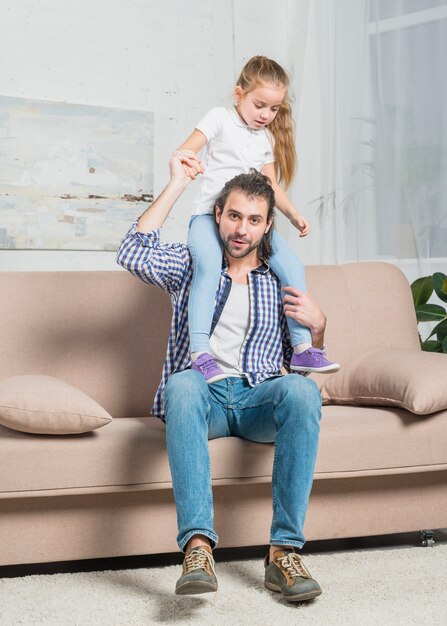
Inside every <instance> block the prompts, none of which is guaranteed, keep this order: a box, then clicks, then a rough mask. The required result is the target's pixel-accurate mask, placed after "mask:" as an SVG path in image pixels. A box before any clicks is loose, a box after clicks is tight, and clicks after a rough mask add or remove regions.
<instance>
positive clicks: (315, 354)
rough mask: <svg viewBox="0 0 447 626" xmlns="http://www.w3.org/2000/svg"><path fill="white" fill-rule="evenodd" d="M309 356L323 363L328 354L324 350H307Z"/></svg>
mask: <svg viewBox="0 0 447 626" xmlns="http://www.w3.org/2000/svg"><path fill="white" fill-rule="evenodd" d="M307 354H309V355H310V356H311V357H312V358H313V359H315V360H316V361H322V360H323V359H324V357H325V355H326V352H325V351H324V350H320V349H319V348H309V350H307Z"/></svg>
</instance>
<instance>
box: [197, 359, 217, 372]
mask: <svg viewBox="0 0 447 626" xmlns="http://www.w3.org/2000/svg"><path fill="white" fill-rule="evenodd" d="M213 367H215V364H214V360H213V359H208V361H205V362H204V363H201V364H200V365H199V368H200V370H201V372H202V373H203V374H207V373H208V370H210V369H211V368H213Z"/></svg>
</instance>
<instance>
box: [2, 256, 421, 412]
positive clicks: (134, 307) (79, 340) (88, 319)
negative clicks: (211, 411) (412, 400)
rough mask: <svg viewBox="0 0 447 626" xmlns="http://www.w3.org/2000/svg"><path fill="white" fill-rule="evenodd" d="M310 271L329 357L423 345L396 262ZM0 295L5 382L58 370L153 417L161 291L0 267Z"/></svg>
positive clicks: (119, 275)
mask: <svg viewBox="0 0 447 626" xmlns="http://www.w3.org/2000/svg"><path fill="white" fill-rule="evenodd" d="M307 277H308V289H309V291H310V292H311V293H312V294H313V295H314V296H315V297H316V299H317V300H318V302H319V303H320V304H321V306H322V307H323V309H324V310H325V311H326V313H327V317H328V327H327V334H326V344H327V349H328V354H329V355H330V357H331V358H332V359H337V360H339V361H340V362H341V363H343V362H344V361H346V360H347V359H349V358H351V357H352V356H355V355H356V354H359V353H361V352H364V351H366V350H371V349H374V348H376V347H386V346H396V347H401V348H413V349H419V341H418V334H417V327H416V318H415V314H414V309H413V305H412V300H411V293H410V289H409V285H408V282H407V280H406V278H405V277H404V275H403V274H402V273H401V272H400V270H398V269H397V268H396V267H394V266H393V265H389V264H385V263H351V264H347V265H341V266H313V267H309V268H308V269H307ZM0 295H1V296H0V297H1V301H0V302H1V303H0V379H1V378H5V377H6V376H13V375H18V374H46V375H49V376H56V377H58V378H62V379H63V380H66V381H67V382H68V383H70V384H72V385H75V386H76V387H79V388H80V389H82V390H83V391H85V392H86V393H87V394H89V395H90V396H91V397H92V398H94V399H95V400H97V401H98V402H99V403H100V404H101V405H102V406H104V407H105V408H106V409H107V410H108V411H109V412H110V413H111V414H112V415H113V416H115V417H126V416H129V417H130V416H133V417H139V416H144V415H148V414H149V412H150V406H151V403H152V398H153V395H154V393H155V390H156V388H157V385H158V382H159V380H160V373H161V369H162V365H163V361H164V357H165V353H166V343H167V337H168V333H169V326H170V319H171V305H170V301H169V298H168V296H166V295H165V294H163V293H162V292H161V290H160V289H158V288H156V287H152V286H150V285H147V284H145V283H143V282H141V281H139V280H138V279H136V278H134V277H133V276H131V275H130V274H128V273H127V272H125V271H123V270H118V271H116V272H3V273H0Z"/></svg>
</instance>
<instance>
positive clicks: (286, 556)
mask: <svg viewBox="0 0 447 626" xmlns="http://www.w3.org/2000/svg"><path fill="white" fill-rule="evenodd" d="M268 559H269V556H268V555H267V556H266V557H265V561H264V565H265V580H264V586H265V587H266V588H267V589H270V591H276V592H277V593H282V596H283V598H284V599H285V600H287V601H288V602H303V601H304V600H312V599H313V598H316V597H317V596H319V595H321V593H322V591H321V588H320V585H319V584H318V583H317V581H316V580H314V579H313V578H312V576H311V575H310V573H309V571H308V570H307V569H306V568H305V567H304V564H303V562H302V560H301V557H300V556H299V555H298V554H297V553H296V552H295V550H293V549H291V548H278V550H276V552H275V553H274V554H273V561H271V562H270V563H269V562H268Z"/></svg>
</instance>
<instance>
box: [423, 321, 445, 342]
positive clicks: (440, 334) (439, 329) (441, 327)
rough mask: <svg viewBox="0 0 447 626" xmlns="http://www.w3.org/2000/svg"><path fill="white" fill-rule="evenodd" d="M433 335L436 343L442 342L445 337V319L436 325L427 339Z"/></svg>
mask: <svg viewBox="0 0 447 626" xmlns="http://www.w3.org/2000/svg"><path fill="white" fill-rule="evenodd" d="M433 335H436V336H437V338H438V341H443V339H444V337H446V336H447V318H446V319H444V320H442V322H439V324H436V326H435V327H434V328H433V330H432V331H431V333H430V334H429V336H428V337H427V339H430V337H433Z"/></svg>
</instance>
